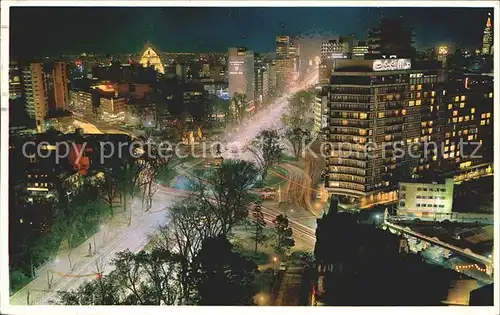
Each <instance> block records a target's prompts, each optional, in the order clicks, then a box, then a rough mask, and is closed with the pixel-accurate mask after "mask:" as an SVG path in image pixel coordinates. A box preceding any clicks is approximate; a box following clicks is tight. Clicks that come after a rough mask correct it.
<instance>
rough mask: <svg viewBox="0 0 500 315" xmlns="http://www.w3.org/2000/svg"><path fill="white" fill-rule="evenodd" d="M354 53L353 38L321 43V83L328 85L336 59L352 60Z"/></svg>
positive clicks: (347, 37)
mask: <svg viewBox="0 0 500 315" xmlns="http://www.w3.org/2000/svg"><path fill="white" fill-rule="evenodd" d="M352 51H353V37H352V36H340V37H339V38H338V39H331V40H329V41H326V42H322V43H321V51H320V60H321V62H320V65H319V82H320V83H328V82H329V80H330V75H331V72H332V68H333V64H334V62H335V60H336V59H347V58H350V57H351V55H352Z"/></svg>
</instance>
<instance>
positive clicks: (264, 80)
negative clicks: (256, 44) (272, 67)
mask: <svg viewBox="0 0 500 315" xmlns="http://www.w3.org/2000/svg"><path fill="white" fill-rule="evenodd" d="M254 73H255V102H256V103H257V104H263V103H265V102H267V101H268V99H269V61H268V60H266V59H265V58H264V57H263V56H262V55H256V56H255V70H254Z"/></svg>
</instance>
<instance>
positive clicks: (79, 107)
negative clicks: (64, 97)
mask: <svg viewBox="0 0 500 315" xmlns="http://www.w3.org/2000/svg"><path fill="white" fill-rule="evenodd" d="M69 96H70V109H71V110H72V111H73V113H75V114H77V115H87V114H92V113H93V112H94V106H93V102H92V93H90V92H85V91H70V92H69Z"/></svg>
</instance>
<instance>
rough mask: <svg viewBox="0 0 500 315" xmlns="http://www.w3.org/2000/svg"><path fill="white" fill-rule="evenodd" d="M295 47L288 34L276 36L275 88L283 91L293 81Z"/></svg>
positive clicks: (279, 91)
mask: <svg viewBox="0 0 500 315" xmlns="http://www.w3.org/2000/svg"><path fill="white" fill-rule="evenodd" d="M295 58H296V49H295V48H294V44H293V40H292V38H291V37H290V36H277V37H276V61H275V62H276V89H277V91H278V93H283V92H285V90H286V89H287V88H288V87H289V86H290V85H291V84H292V83H293V79H294V69H295Z"/></svg>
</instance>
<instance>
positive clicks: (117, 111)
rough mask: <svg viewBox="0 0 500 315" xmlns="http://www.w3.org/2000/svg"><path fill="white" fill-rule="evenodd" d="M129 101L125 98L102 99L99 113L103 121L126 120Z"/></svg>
mask: <svg viewBox="0 0 500 315" xmlns="http://www.w3.org/2000/svg"><path fill="white" fill-rule="evenodd" d="M126 104H127V101H126V100H125V99H124V98H117V97H113V96H111V97H101V99H100V106H99V111H100V113H101V117H102V119H104V120H106V121H119V120H124V119H125V105H126Z"/></svg>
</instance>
